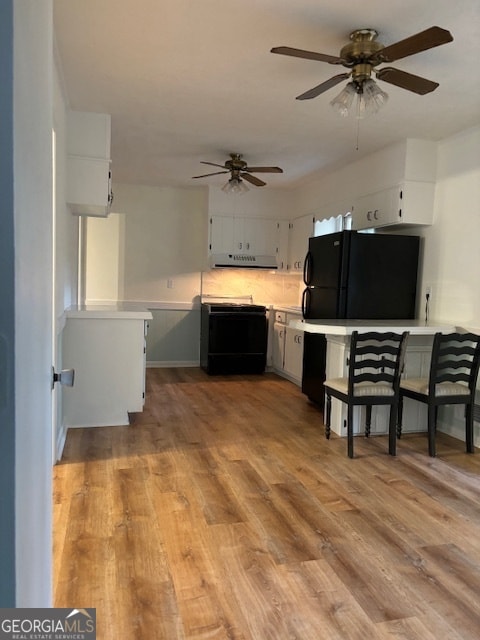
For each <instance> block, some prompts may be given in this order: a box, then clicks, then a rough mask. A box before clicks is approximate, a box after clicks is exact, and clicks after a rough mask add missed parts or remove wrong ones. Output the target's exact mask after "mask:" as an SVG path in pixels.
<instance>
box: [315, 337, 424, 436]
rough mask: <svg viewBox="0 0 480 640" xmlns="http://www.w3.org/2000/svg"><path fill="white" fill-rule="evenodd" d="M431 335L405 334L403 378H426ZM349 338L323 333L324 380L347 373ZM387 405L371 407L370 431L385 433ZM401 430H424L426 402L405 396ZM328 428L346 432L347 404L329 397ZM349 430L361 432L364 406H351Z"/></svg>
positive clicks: (341, 432)
mask: <svg viewBox="0 0 480 640" xmlns="http://www.w3.org/2000/svg"><path fill="white" fill-rule="evenodd" d="M431 349H432V337H431V336H412V335H411V336H409V338H408V343H407V352H406V357H405V367H404V374H403V375H404V377H407V378H417V377H424V376H427V377H428V372H429V367H430V355H431ZM349 355H350V338H349V337H343V336H327V371H326V373H327V379H328V378H340V377H344V376H348V358H349ZM389 409H390V408H389V407H386V406H374V407H373V408H372V423H371V434H372V435H373V434H387V433H388V420H389ZM402 422H403V428H402V433H408V432H414V431H426V430H427V413H426V405H424V404H423V403H421V402H415V400H411V399H410V398H405V400H404V408H403V421H402ZM331 429H332V431H333V432H334V433H336V434H337V435H339V436H346V435H347V405H346V404H345V403H344V402H341V401H340V400H337V399H336V398H333V397H332V414H331ZM353 433H354V434H362V433H365V407H354V409H353Z"/></svg>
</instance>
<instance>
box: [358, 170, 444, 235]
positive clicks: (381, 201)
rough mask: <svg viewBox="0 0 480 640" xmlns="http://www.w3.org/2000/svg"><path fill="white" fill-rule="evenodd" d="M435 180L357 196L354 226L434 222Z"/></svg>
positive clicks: (426, 223) (410, 183)
mask: <svg viewBox="0 0 480 640" xmlns="http://www.w3.org/2000/svg"><path fill="white" fill-rule="evenodd" d="M434 196H435V183H433V182H414V181H408V182H403V183H402V184H399V185H397V186H394V187H391V188H389V189H383V190H381V191H377V192H376V193H370V194H367V195H365V196H362V197H360V198H358V200H357V204H356V207H355V210H354V214H353V229H356V230H361V229H371V228H379V227H386V226H390V225H401V224H405V225H429V224H432V222H433V202H434Z"/></svg>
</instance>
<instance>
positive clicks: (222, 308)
mask: <svg viewBox="0 0 480 640" xmlns="http://www.w3.org/2000/svg"><path fill="white" fill-rule="evenodd" d="M266 360H267V315H266V307H264V306H262V305H257V304H245V303H233V302H204V303H202V308H201V326H200V366H201V367H202V369H204V370H205V371H206V372H207V373H208V374H210V375H213V374H233V373H263V372H264V371H265V365H266Z"/></svg>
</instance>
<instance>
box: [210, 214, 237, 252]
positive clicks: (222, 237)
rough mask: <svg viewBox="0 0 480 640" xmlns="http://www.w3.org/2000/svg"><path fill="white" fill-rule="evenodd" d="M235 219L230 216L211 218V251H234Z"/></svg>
mask: <svg viewBox="0 0 480 640" xmlns="http://www.w3.org/2000/svg"><path fill="white" fill-rule="evenodd" d="M234 221H235V218H233V217H230V216H212V217H211V218H210V239H209V240H210V241H209V251H210V253H213V254H215V253H233V252H234V231H235V230H234Z"/></svg>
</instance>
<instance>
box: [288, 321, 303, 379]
mask: <svg viewBox="0 0 480 640" xmlns="http://www.w3.org/2000/svg"><path fill="white" fill-rule="evenodd" d="M283 368H284V370H285V373H288V374H289V375H290V376H291V377H292V378H294V379H295V380H297V381H298V382H301V380H302V369H303V331H297V330H296V329H291V328H290V327H286V329H285V360H284V365H283Z"/></svg>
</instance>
